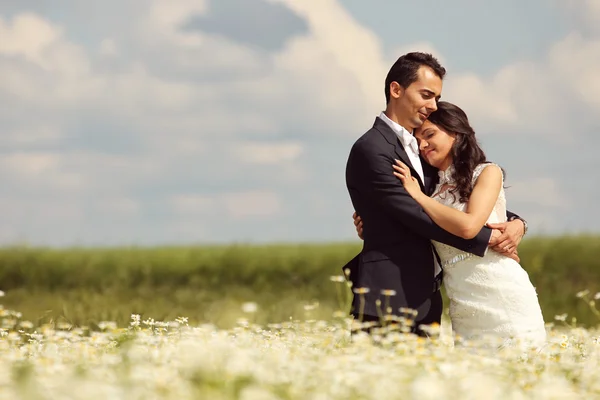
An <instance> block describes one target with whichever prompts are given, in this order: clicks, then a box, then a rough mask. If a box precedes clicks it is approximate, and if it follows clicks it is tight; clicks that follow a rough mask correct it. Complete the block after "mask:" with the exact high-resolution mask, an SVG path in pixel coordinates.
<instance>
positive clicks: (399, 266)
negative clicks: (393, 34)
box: [343, 52, 526, 336]
mask: <svg viewBox="0 0 600 400" xmlns="http://www.w3.org/2000/svg"><path fill="white" fill-rule="evenodd" d="M445 74H446V70H445V69H444V67H442V66H441V65H440V63H439V62H438V61H437V60H436V59H435V58H434V57H433V56H432V55H430V54H424V53H418V52H415V53H408V54H405V55H403V56H401V57H400V58H399V59H398V60H397V61H396V62H395V63H394V65H393V66H392V67H391V69H390V71H389V72H388V75H387V77H386V80H385V98H386V103H387V107H386V109H385V111H384V112H382V113H381V114H380V115H379V116H378V117H377V118H376V119H375V123H374V125H373V127H372V128H371V129H369V130H368V131H367V132H366V133H365V134H364V135H362V136H361V137H360V138H359V139H358V140H357V141H356V142H355V143H354V145H353V146H352V149H351V150H350V155H349V157H348V162H347V165H346V186H347V188H348V192H349V194H350V198H351V200H352V205H353V206H354V209H355V210H356V214H358V215H360V219H362V221H364V227H363V226H362V222H361V224H360V225H357V231H358V232H359V236H361V238H363V240H364V245H363V249H362V251H361V253H360V254H358V255H357V256H356V257H354V258H353V259H352V260H351V261H350V262H349V263H348V264H346V265H345V266H344V267H343V268H344V270H346V269H349V270H350V275H349V279H350V281H352V287H353V291H354V298H353V301H352V310H351V314H352V315H353V316H354V318H356V319H359V318H360V319H362V321H370V322H373V323H376V322H377V321H379V320H380V316H381V315H382V314H389V313H391V314H393V315H396V316H404V317H406V316H407V315H406V314H404V312H402V311H405V310H404V308H410V309H413V310H415V311H416V315H412V316H410V318H411V319H413V320H414V325H413V327H412V332H413V333H416V334H418V335H421V336H424V335H426V333H425V332H424V331H423V330H422V329H421V328H420V327H419V325H429V324H432V323H440V322H441V316H442V296H441V294H440V290H439V289H440V285H441V281H442V273H441V269H440V267H439V258H438V257H437V254H436V253H435V250H434V248H433V245H432V243H431V240H432V239H433V240H436V241H438V242H442V243H445V244H448V245H450V246H453V247H455V248H458V249H460V250H463V251H466V252H469V253H472V254H475V255H477V256H483V255H484V254H485V252H486V250H487V248H488V246H491V247H494V246H498V245H500V247H499V248H498V247H494V249H497V250H499V251H501V252H503V253H505V254H507V255H509V256H511V257H513V258H515V259H518V257H517V255H516V247H517V245H518V243H519V241H520V240H521V238H522V236H523V235H524V233H525V227H526V225H525V221H524V220H522V219H521V218H520V217H518V216H517V215H515V214H512V213H510V212H508V213H507V214H508V219H509V220H512V222H507V223H505V224H501V225H499V226H497V228H501V230H498V229H490V228H488V227H484V228H483V229H482V230H481V231H480V232H479V234H478V235H477V236H476V237H475V238H474V239H471V240H466V239H462V238H460V237H457V236H454V235H452V234H450V233H448V232H446V231H445V230H443V229H442V228H440V227H439V226H437V225H436V224H435V223H434V222H433V221H432V220H431V218H430V217H429V216H428V215H427V214H426V213H425V212H424V211H423V209H422V208H421V206H419V204H418V203H417V202H416V201H415V200H413V198H412V197H411V196H410V195H409V194H408V193H407V192H406V190H405V189H404V186H403V185H402V182H401V181H400V180H399V179H397V178H396V177H395V176H394V175H393V173H392V172H393V169H392V164H393V163H394V159H399V160H401V161H402V162H404V163H405V164H406V165H408V166H409V167H410V169H411V174H412V175H413V176H414V177H416V178H417V180H418V181H419V184H420V186H421V190H423V192H424V193H427V194H429V195H431V193H432V190H433V189H434V187H435V185H436V183H437V170H436V169H435V168H434V167H432V166H430V165H429V164H427V163H426V162H424V161H423V160H422V159H421V158H420V156H419V148H418V145H417V140H416V139H415V137H414V136H413V135H412V132H413V130H414V129H416V128H418V127H419V126H421V124H422V123H423V122H424V121H425V120H426V119H427V118H428V117H429V114H431V113H432V112H434V111H435V110H436V109H437V101H438V100H439V98H440V95H441V92H442V80H443V78H444V75H445ZM355 224H356V221H355ZM360 288H367V289H368V291H367V290H365V289H362V290H357V289H360ZM365 292H366V293H365ZM378 300H379V301H378ZM386 308H387V310H386ZM401 308H403V310H402V311H400V309H401Z"/></svg>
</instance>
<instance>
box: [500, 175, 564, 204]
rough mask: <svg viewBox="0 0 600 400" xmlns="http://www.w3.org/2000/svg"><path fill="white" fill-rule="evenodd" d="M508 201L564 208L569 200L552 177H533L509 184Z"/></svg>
mask: <svg viewBox="0 0 600 400" xmlns="http://www.w3.org/2000/svg"><path fill="white" fill-rule="evenodd" d="M509 186H510V187H509V189H507V190H506V196H507V199H508V202H520V203H530V204H532V205H535V206H536V207H559V208H566V207H568V206H569V203H570V200H569V199H568V198H567V197H566V196H565V195H564V194H563V193H562V189H561V187H560V185H559V184H558V182H557V181H556V180H555V179H552V178H547V177H543V178H535V179H532V180H528V181H521V182H517V183H515V184H514V185H509Z"/></svg>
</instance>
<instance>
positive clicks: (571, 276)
mask: <svg viewBox="0 0 600 400" xmlns="http://www.w3.org/2000/svg"><path fill="white" fill-rule="evenodd" d="M360 246H361V243H351V244H348V243H342V244H288V245H268V246H267V245H266V246H249V245H228V246H211V247H203V246H197V247H153V248H142V247H130V248H106V249H96V248H91V249H85V248H73V249H60V250H59V249H44V248H28V247H7V248H3V249H0V290H3V291H4V292H5V296H4V297H3V298H2V299H0V300H1V303H2V304H3V305H4V306H5V308H10V309H14V310H18V311H20V312H22V314H23V319H27V320H29V321H32V322H34V324H41V323H45V322H48V321H61V320H64V321H68V322H70V323H72V324H76V325H94V324H97V323H98V322H99V321H115V322H117V323H118V325H119V326H122V325H126V324H127V323H128V322H129V320H130V316H131V314H132V313H136V314H141V315H142V317H143V318H144V317H151V318H154V319H156V320H173V319H175V318H176V317H179V316H185V317H188V318H189V320H190V323H200V322H212V323H214V324H216V325H217V326H220V327H230V326H232V325H234V324H235V322H236V320H237V319H238V318H239V317H242V316H243V315H244V313H243V312H242V310H241V305H242V303H244V302H256V303H257V304H258V307H259V310H260V312H258V313H256V314H255V315H256V316H255V318H256V321H255V322H258V323H266V322H280V321H285V320H289V319H290V317H292V318H293V319H299V318H300V319H301V318H305V317H307V318H317V319H320V318H324V319H328V318H330V317H331V315H332V313H333V312H334V311H337V310H340V309H343V311H347V309H346V308H345V305H344V304H345V301H346V300H347V299H348V295H349V292H348V289H347V288H344V287H343V286H342V285H339V284H336V283H334V282H332V281H331V280H330V277H331V276H332V275H340V274H341V269H340V268H341V266H342V265H343V264H344V263H345V262H346V261H347V260H349V259H351V258H352V257H353V256H354V255H355V254H356V253H357V252H358V251H359V250H360ZM519 253H520V256H521V264H522V265H523V267H524V268H525V269H526V270H527V271H528V272H529V274H530V277H531V280H532V281H533V283H534V285H535V286H536V287H537V290H538V294H539V298H540V302H541V304H542V308H543V312H544V316H545V319H546V321H547V322H551V321H553V320H554V316H555V315H557V314H563V313H568V314H569V321H570V320H571V317H576V318H577V321H578V323H582V324H584V325H589V324H595V323H597V321H598V319H597V318H596V317H595V316H594V315H593V314H592V312H591V311H590V307H589V306H588V304H586V303H585V302H584V301H582V300H581V299H578V298H577V297H576V293H577V292H579V291H582V290H584V289H587V290H589V291H590V293H591V296H593V295H594V294H595V293H596V292H599V291H600V237H598V236H577V237H572V236H571V237H555V238H549V237H538V238H535V237H532V238H528V239H526V240H525V241H523V243H522V244H521V246H520V251H519ZM336 285H339V286H337V287H336ZM340 289H343V292H341V293H340V291H339V290H340ZM340 294H341V300H340ZM316 303H318V307H315V306H316Z"/></svg>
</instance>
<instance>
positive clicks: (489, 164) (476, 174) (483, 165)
mask: <svg viewBox="0 0 600 400" xmlns="http://www.w3.org/2000/svg"><path fill="white" fill-rule="evenodd" d="M487 167H492V168H493V169H496V170H498V171H499V172H500V174H501V176H502V181H504V169H502V167H501V166H499V165H498V164H496V163H494V162H491V161H486V162H483V163H481V164H478V165H477V166H476V167H475V169H474V170H473V180H472V181H473V183H475V181H476V180H477V178H479V175H481V173H482V172H483V170H484V169H486V168H487Z"/></svg>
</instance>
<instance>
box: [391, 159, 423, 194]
mask: <svg viewBox="0 0 600 400" xmlns="http://www.w3.org/2000/svg"><path fill="white" fill-rule="evenodd" d="M392 166H393V167H394V175H396V176H397V177H398V178H399V179H400V180H401V181H402V184H403V185H404V189H406V191H407V192H408V194H410V195H411V196H412V197H413V198H416V197H417V196H418V195H420V194H422V193H423V192H421V186H419V181H417V178H415V177H414V176H411V174H410V168H408V166H407V165H406V164H404V163H403V162H402V161H400V160H396V164H392Z"/></svg>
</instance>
